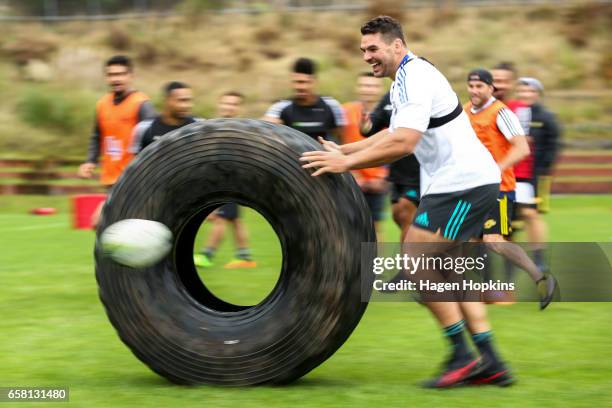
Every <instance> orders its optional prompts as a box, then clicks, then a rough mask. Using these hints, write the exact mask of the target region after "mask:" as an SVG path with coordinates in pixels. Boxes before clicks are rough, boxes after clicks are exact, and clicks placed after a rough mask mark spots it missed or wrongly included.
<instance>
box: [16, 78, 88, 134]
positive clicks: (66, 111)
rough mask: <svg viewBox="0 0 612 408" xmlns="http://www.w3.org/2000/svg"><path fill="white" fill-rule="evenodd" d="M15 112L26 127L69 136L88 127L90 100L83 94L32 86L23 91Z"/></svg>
mask: <svg viewBox="0 0 612 408" xmlns="http://www.w3.org/2000/svg"><path fill="white" fill-rule="evenodd" d="M17 113H18V116H19V117H20V118H21V120H23V121H24V122H25V123H27V124H28V125H30V126H33V127H38V128H44V129H45V130H48V131H52V132H58V133H62V134H67V135H73V134H75V133H81V132H87V129H89V128H90V127H91V125H92V121H93V114H94V101H93V100H92V99H90V98H88V97H86V96H84V95H83V94H75V93H67V92H65V91H58V90H52V89H49V88H46V87H36V88H31V89H28V90H26V91H25V92H24V93H23V96H22V97H21V99H20V100H19V102H18V103H17Z"/></svg>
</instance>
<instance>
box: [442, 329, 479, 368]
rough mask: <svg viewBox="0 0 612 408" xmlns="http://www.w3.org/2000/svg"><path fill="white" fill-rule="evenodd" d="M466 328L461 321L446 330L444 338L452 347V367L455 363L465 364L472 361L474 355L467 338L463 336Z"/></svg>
mask: <svg viewBox="0 0 612 408" xmlns="http://www.w3.org/2000/svg"><path fill="white" fill-rule="evenodd" d="M464 327H465V322H464V321H463V320H459V321H458V322H457V323H455V324H451V325H450V326H447V327H445V328H444V336H445V337H446V338H447V339H448V340H449V342H450V345H451V361H450V365H451V366H452V365H453V363H458V362H459V363H463V362H467V361H469V360H471V359H472V353H470V350H469V348H468V345H467V342H466V341H465V336H464V335H463V332H464Z"/></svg>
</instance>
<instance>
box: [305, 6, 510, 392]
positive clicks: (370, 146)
mask: <svg viewBox="0 0 612 408" xmlns="http://www.w3.org/2000/svg"><path fill="white" fill-rule="evenodd" d="M361 34H362V39H361V50H362V51H363V59H364V60H365V62H367V63H368V64H369V65H370V66H371V67H372V71H373V73H374V75H375V76H377V77H390V78H391V79H393V80H394V83H393V89H392V93H391V101H392V105H393V114H392V118H391V127H390V128H389V129H388V130H384V131H381V132H379V133H377V134H376V135H374V136H371V137H370V138H368V139H365V140H363V141H359V142H356V143H350V144H346V145H343V146H337V145H336V144H334V143H332V142H329V141H325V140H323V139H320V141H321V143H322V144H323V146H324V148H325V151H314V152H306V153H304V154H303V155H302V158H301V160H302V161H303V162H304V163H305V164H304V165H303V167H304V168H315V169H316V170H315V171H314V172H313V173H312V175H313V176H319V175H322V174H324V173H328V172H331V173H343V172H345V171H347V170H350V169H355V168H364V167H372V166H378V165H381V164H385V163H390V162H393V161H395V160H397V159H399V158H401V157H403V156H406V155H407V154H409V153H412V152H414V154H415V155H416V157H417V159H418V160H419V162H420V164H421V166H422V168H424V170H425V171H426V173H427V174H428V176H430V182H429V183H428V187H427V189H426V191H424V192H423V193H422V198H421V202H420V205H419V207H418V209H417V214H416V218H415V223H414V224H413V225H412V226H411V227H410V229H409V230H408V233H407V234H406V237H405V240H404V243H406V244H412V245H411V246H409V248H414V245H418V244H419V243H435V244H436V249H438V250H445V249H447V248H449V247H452V246H454V245H455V242H456V241H461V240H467V239H469V238H472V237H478V236H479V235H480V234H481V232H482V226H483V224H484V220H485V216H486V214H487V213H488V212H489V210H490V209H491V208H493V207H494V205H495V204H496V200H497V195H498V193H499V183H500V180H501V178H500V171H499V168H498V166H497V165H496V164H495V162H494V160H493V158H492V157H491V155H490V154H489V152H488V151H487V150H486V149H485V148H484V146H483V145H482V144H481V143H480V142H479V140H478V138H477V137H476V135H475V133H474V130H473V129H472V127H471V126H470V122H469V120H468V118H467V116H466V114H465V113H464V112H463V110H462V107H461V104H460V103H459V99H458V98H457V95H456V94H455V93H454V92H453V90H452V88H451V86H450V85H449V83H448V81H447V80H446V78H445V77H444V76H443V75H442V74H441V73H440V72H439V71H438V70H437V69H436V68H435V67H434V66H433V65H431V64H430V63H429V62H427V61H425V60H423V59H420V58H418V57H416V56H415V55H414V54H412V53H411V52H409V51H408V48H407V46H406V43H405V41H404V34H403V31H402V27H401V25H400V24H399V23H398V22H397V21H396V20H394V19H393V18H391V17H387V16H380V17H376V18H374V19H372V20H370V21H368V22H367V23H366V24H364V25H363V26H362V27H361ZM419 254H420V252H419ZM418 272H420V271H417V273H418ZM429 272H430V273H432V274H438V272H436V271H429ZM417 276H418V275H417ZM438 278H441V276H439V277H438ZM447 300H448V299H447ZM424 304H425V305H426V306H427V307H428V308H429V310H430V311H431V312H432V313H433V315H434V316H435V318H436V319H437V321H438V322H439V324H440V326H441V327H442V328H443V331H444V334H445V336H446V338H447V339H448V340H449V343H450V358H449V359H448V360H447V364H446V365H445V368H444V372H443V373H442V374H441V375H439V376H438V377H436V378H435V379H433V380H431V381H428V382H426V383H425V384H424V385H425V386H426V387H433V388H446V387H452V386H457V385H462V384H469V383H480V384H497V385H509V384H511V383H512V382H513V378H512V376H511V375H510V373H509V371H508V369H507V368H506V366H505V364H504V363H503V362H502V361H501V359H500V358H499V357H498V355H497V353H496V351H495V349H494V347H493V341H492V337H491V327H490V324H489V322H488V319H487V318H486V309H485V306H484V305H483V304H482V303H480V302H453V301H447V302H435V301H425V302H424ZM466 324H467V326H468V328H469V330H470V332H471V333H472V339H473V340H474V343H475V344H476V346H477V347H478V350H479V352H480V357H477V358H476V357H474V355H473V354H472V352H471V351H470V350H469V347H468V345H467V341H466V339H465V336H464V326H465V325H466Z"/></svg>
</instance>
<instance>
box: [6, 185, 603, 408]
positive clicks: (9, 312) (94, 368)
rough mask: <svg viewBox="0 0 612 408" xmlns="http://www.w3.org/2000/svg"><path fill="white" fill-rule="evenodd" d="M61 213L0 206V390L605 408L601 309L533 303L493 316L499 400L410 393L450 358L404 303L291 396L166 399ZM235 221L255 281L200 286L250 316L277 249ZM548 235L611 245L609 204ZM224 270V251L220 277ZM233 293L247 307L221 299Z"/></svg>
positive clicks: (374, 320) (80, 396)
mask: <svg viewBox="0 0 612 408" xmlns="http://www.w3.org/2000/svg"><path fill="white" fill-rule="evenodd" d="M39 206H54V207H57V208H58V209H59V214H58V215H55V216H47V217H36V216H31V215H28V214H27V212H28V210H29V209H31V208H34V207H39ZM68 209H69V203H68V199H67V198H66V197H36V196H34V197H24V196H15V197H6V196H0V231H1V234H0V248H1V251H0V316H1V317H0V387H5V386H68V387H70V403H69V404H66V405H70V406H74V407H76V406H87V407H98V406H100V407H107V406H129V405H138V406H171V405H172V406H180V407H190V406H198V407H226V406H227V407H250V406H263V405H265V406H267V407H276V406H278V407H284V406H291V405H292V406H306V407H325V406H375V405H376V406H382V407H386V406H439V407H448V406H451V407H452V406H471V407H479V406H486V407H514V406H524V407H532V406H533V407H536V406H537V407H547V406H551V407H552V406H576V407H580V406H584V407H604V406H612V390H611V389H610V378H611V377H612V340H611V336H612V318H611V317H610V316H612V304H610V303H580V304H578V303H557V304H553V305H551V307H550V308H549V309H548V310H546V311H545V312H539V311H538V310H537V306H536V304H533V303H523V304H516V305H514V306H511V307H501V306H491V307H489V311H490V315H491V319H492V322H493V325H494V329H495V336H496V339H497V343H498V345H499V347H500V349H501V350H502V353H503V355H504V356H505V358H506V359H507V360H508V361H509V362H510V364H511V366H512V368H513V370H514V372H515V374H516V375H517V377H518V379H519V383H518V384H517V385H516V386H514V387H511V388H509V389H500V388H494V387H484V388H463V389H456V390H449V391H426V390H423V389H421V388H419V386H418V383H419V381H420V380H422V379H425V378H427V377H428V376H430V375H431V374H434V373H435V372H436V370H437V367H438V365H439V363H440V362H441V360H442V358H443V356H444V353H445V351H446V350H445V346H446V345H445V343H444V339H443V338H442V336H441V334H440V331H439V330H438V329H437V327H436V326H435V324H434V322H433V320H432V319H431V318H430V317H429V315H428V313H427V311H426V310H425V309H424V308H422V307H420V306H418V305H417V304H414V303H372V304H370V306H369V307H368V310H367V312H366V314H365V316H364V318H363V320H362V321H361V323H360V324H359V326H358V328H357V329H356V331H355V332H354V333H353V335H352V336H351V338H350V339H349V340H348V341H347V342H346V344H345V345H344V346H343V347H342V348H341V349H340V350H339V351H338V352H337V353H336V354H335V355H334V356H333V357H332V358H330V359H329V360H327V361H326V362H325V363H324V364H323V365H321V366H320V367H318V368H317V369H315V370H314V371H312V372H311V373H310V374H308V375H307V376H306V377H304V378H303V379H301V380H300V381H298V382H296V383H294V384H292V385H290V386H285V387H268V386H263V387H254V388H241V389H233V388H219V387H210V386H202V387H181V386H175V385H172V384H170V383H168V382H167V381H165V380H164V379H163V378H161V377H158V376H157V375H156V374H154V373H153V372H151V371H150V370H149V369H148V368H147V367H146V366H144V365H143V364H142V363H140V361H139V360H137V359H136V358H135V357H134V356H133V355H132V353H131V352H130V351H129V350H128V349H127V347H125V346H124V345H123V344H122V343H121V341H120V340H119V338H118V337H117V335H116V334H115V331H114V329H113V327H112V326H111V324H110V323H109V321H108V320H107V318H106V315H105V313H104V310H103V307H102V305H101V304H100V302H99V300H98V297H97V287H96V281H95V278H94V272H93V257H92V252H93V240H94V234H93V233H92V232H91V231H74V230H71V229H70V228H69V213H68ZM245 216H246V217H245V218H246V222H247V224H248V225H249V228H250V233H251V237H252V242H253V249H254V253H255V256H256V258H257V261H258V262H259V264H260V265H261V268H259V269H258V270H257V271H253V270H250V271H249V270H242V271H232V272H230V271H226V270H223V269H222V268H220V267H219V268H215V269H212V270H206V271H202V277H203V279H204V280H205V281H206V282H207V284H208V283H210V285H212V286H213V290H215V291H217V290H218V293H219V295H220V296H229V295H232V296H236V298H234V299H233V300H242V301H245V302H250V301H256V300H257V296H259V295H262V294H265V289H266V287H268V288H269V287H271V286H270V285H271V282H273V277H274V274H277V273H278V265H279V259H278V254H279V249H278V243H277V241H275V240H276V238H275V237H274V236H272V235H271V234H270V228H269V227H268V226H267V225H266V224H265V222H263V221H262V219H261V218H258V216H257V215H256V214H254V213H252V212H250V211H247V212H245ZM548 221H549V223H550V226H551V233H552V235H551V236H552V240H553V241H591V242H593V241H604V242H610V241H612V195H608V196H584V197H575V196H574V197H569V196H568V197H556V198H555V199H554V200H553V212H552V213H551V214H550V215H549V216H548ZM385 234H386V236H387V238H388V240H389V241H391V240H393V239H394V238H395V237H396V236H397V230H396V229H395V227H394V225H393V224H392V222H391V221H387V223H386V224H385ZM201 235H203V234H201ZM231 257H232V245H231V239H229V240H226V242H225V243H224V246H223V247H222V248H221V249H220V251H219V254H218V256H217V260H216V261H217V265H222V264H223V263H224V262H225V261H227V260H229V259H230V258H231ZM585 265H588V260H585ZM208 279H210V280H208ZM236 279H240V281H241V282H244V283H245V286H244V287H243V290H244V291H245V293H231V294H230V293H229V289H228V288H229V285H228V284H229V282H231V281H234V282H235V280H236ZM247 285H248V286H247ZM224 291H225V292H224ZM257 291H259V292H257ZM216 293H217V292H216ZM224 293H225V295H224ZM258 293H259V295H258ZM249 296H251V298H249ZM262 296H263V295H262ZM11 405H12V404H7V406H11ZM27 405H28V404H27V403H20V404H15V406H19V407H23V406H27ZM61 405H62V404H60V403H58V404H57V405H53V406H61ZM34 406H40V404H34Z"/></svg>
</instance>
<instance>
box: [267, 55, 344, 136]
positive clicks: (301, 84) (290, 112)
mask: <svg viewBox="0 0 612 408" xmlns="http://www.w3.org/2000/svg"><path fill="white" fill-rule="evenodd" d="M316 74H317V67H316V64H315V62H314V61H313V60H311V59H309V58H299V59H298V60H296V61H295V63H294V64H293V70H292V73H291V85H292V87H293V97H291V98H290V99H284V100H281V101H279V102H276V103H275V104H274V105H272V106H271V107H270V108H269V109H268V111H267V112H266V114H265V115H264V117H263V118H262V119H263V120H265V121H268V122H272V123H277V124H281V125H286V126H289V127H291V128H294V129H296V130H299V131H300V132H303V133H306V134H307V135H308V136H310V137H312V138H313V139H315V140H317V138H318V137H322V138H324V139H326V140H331V141H334V142H336V143H339V140H340V136H341V135H342V132H343V129H342V128H343V127H344V126H345V125H346V119H345V117H344V112H343V111H342V107H341V106H340V104H339V103H338V101H336V100H335V99H334V98H331V97H329V96H319V95H317V93H316V86H317V77H316Z"/></svg>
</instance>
